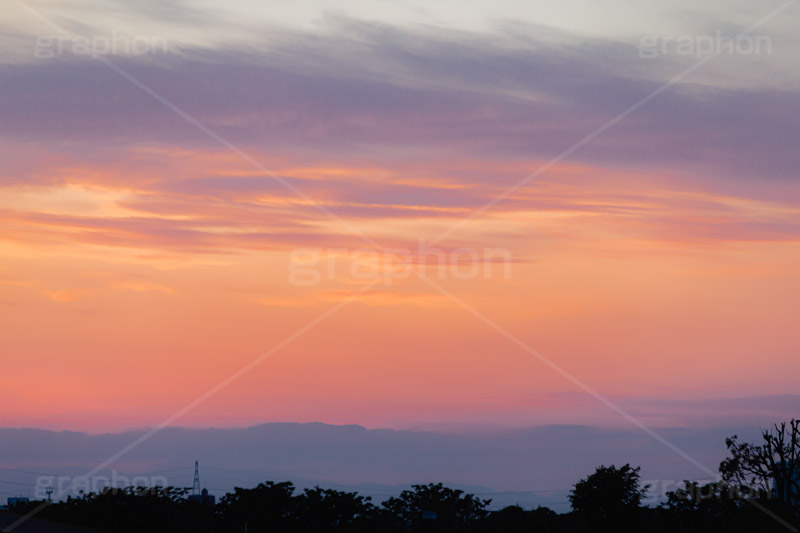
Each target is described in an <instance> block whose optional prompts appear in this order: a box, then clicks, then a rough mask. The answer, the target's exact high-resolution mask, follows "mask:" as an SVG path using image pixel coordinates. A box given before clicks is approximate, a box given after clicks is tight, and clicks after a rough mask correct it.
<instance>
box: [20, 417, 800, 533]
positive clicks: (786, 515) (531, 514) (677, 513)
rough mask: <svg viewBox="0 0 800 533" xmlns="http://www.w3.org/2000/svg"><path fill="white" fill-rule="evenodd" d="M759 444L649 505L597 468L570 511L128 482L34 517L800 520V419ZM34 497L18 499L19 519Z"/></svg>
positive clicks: (424, 488) (272, 528) (621, 527)
mask: <svg viewBox="0 0 800 533" xmlns="http://www.w3.org/2000/svg"><path fill="white" fill-rule="evenodd" d="M762 436H763V441H762V442H761V443H759V444H749V443H740V442H739V441H738V439H737V437H736V436H733V437H731V438H729V439H727V440H726V445H727V447H728V450H729V453H730V457H729V458H727V459H725V460H724V461H723V462H722V463H721V465H720V481H719V482H716V483H711V484H706V485H703V486H699V485H697V484H696V483H690V482H686V483H685V487H684V488H682V489H679V490H676V491H672V492H669V493H667V495H666V498H665V501H664V502H663V503H661V504H660V505H659V506H657V507H645V506H643V505H642V500H643V498H644V497H645V496H646V494H647V491H648V487H647V486H642V484H641V481H640V477H639V468H634V467H632V466H630V465H627V464H626V465H623V466H621V467H616V466H614V465H612V466H608V467H606V466H600V467H598V468H597V469H596V470H595V471H594V472H593V473H591V474H589V475H588V476H587V477H586V478H584V479H581V480H580V481H578V482H577V483H575V485H574V487H573V489H572V491H571V493H570V502H571V505H572V511H571V512H569V513H565V514H557V513H555V512H553V511H552V510H550V509H547V508H543V507H540V508H538V509H535V510H523V509H522V508H520V507H516V506H512V507H506V508H505V509H502V510H499V511H488V509H487V507H488V505H489V504H490V503H491V501H490V500H484V499H480V498H478V497H476V496H474V495H472V494H467V493H464V492H463V491H460V490H455V489H451V488H448V487H445V486H443V485H442V484H428V485H414V486H412V487H411V489H409V490H406V491H403V492H402V493H401V494H399V495H398V496H396V497H393V498H390V499H388V500H386V501H384V502H381V503H380V504H375V503H373V502H372V500H371V499H370V498H369V497H364V496H361V495H359V494H357V493H354V492H342V491H336V490H329V489H322V488H319V487H316V488H313V489H305V490H302V491H298V490H297V489H296V488H295V487H294V485H292V484H291V483H289V482H283V483H274V482H265V483H262V484H259V485H258V486H257V487H255V488H251V489H244V488H238V487H237V488H235V489H234V491H233V492H230V493H228V494H226V495H225V496H223V497H222V498H221V499H220V501H219V502H217V503H216V504H211V503H209V502H203V501H198V500H197V499H190V498H187V495H188V489H183V488H173V487H166V488H144V487H139V488H133V487H129V488H125V489H111V490H106V491H104V492H101V493H91V494H83V495H81V496H80V497H78V498H69V499H68V500H67V501H64V502H57V503H51V504H49V505H47V506H45V507H43V508H42V509H41V510H40V512H39V516H40V517H42V518H46V519H49V520H53V521H56V522H61V523H65V524H72V525H79V526H86V527H90V528H94V529H98V530H104V531H109V532H121V533H122V532H124V533H128V532H131V533H133V532H174V533H182V532H186V533H188V532H198V533H212V532H216V533H228V532H231V533H232V532H237V533H238V532H244V531H247V532H248V533H258V532H274V533H283V532H285V533H303V532H326V531H331V532H354V533H357V532H366V531H376V532H389V533H391V532H406V531H431V532H462V531H463V532H483V531H486V532H489V531H497V532H508V533H513V532H523V531H524V532H543V533H544V532H564V533H572V532H575V533H577V532H601V533H602V532H609V533H623V532H638V531H642V532H645V531H646V532H653V533H659V532H665V533H666V532H669V533H673V532H674V533H692V532H716V531H727V532H752V531H759V532H771V531H776V532H778V531H780V532H783V531H793V530H794V531H797V529H795V528H798V526H800V519H799V518H800V498H798V495H800V421H797V420H792V421H791V422H789V423H788V424H780V425H776V426H774V427H773V428H771V429H769V430H765V431H764V432H763V434H762ZM41 506H42V502H29V503H25V504H20V505H18V506H17V507H16V508H14V509H13V511H15V512H17V513H21V514H24V513H26V512H29V511H31V510H33V509H36V508H38V507H41Z"/></svg>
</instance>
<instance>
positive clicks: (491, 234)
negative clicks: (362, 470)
mask: <svg viewBox="0 0 800 533" xmlns="http://www.w3.org/2000/svg"><path fill="white" fill-rule="evenodd" d="M601 4H602V5H601ZM789 4H792V3H791V2H790V3H789ZM789 4H786V5H785V4H783V3H781V2H771V1H769V2H741V3H737V5H739V6H740V9H738V10H735V11H734V10H729V9H727V4H723V3H722V2H710V3H708V4H706V7H700V6H697V5H696V3H695V2H688V1H687V2H654V3H649V4H648V3H644V2H641V3H639V2H636V3H633V2H627V1H622V0H618V1H615V2H603V3H600V2H589V1H588V0H587V1H583V2H577V1H573V2H567V3H563V4H562V3H556V2H535V3H534V2H512V1H494V2H482V3H479V2H476V3H474V4H470V3H463V2H455V1H448V2H441V3H437V5H436V7H431V6H429V5H428V3H427V2H421V1H419V2H417V1H405V2H388V1H386V2H383V1H380V2H347V3H342V4H341V5H342V6H343V7H339V8H332V7H330V6H329V4H328V3H326V2H322V1H318V2H315V1H305V2H294V3H292V4H287V5H284V6H281V8H280V9H276V8H275V7H274V6H273V7H271V8H268V7H266V5H264V3H262V2H256V1H254V0H252V1H251V0H237V1H231V2H223V3H220V2H211V1H206V0H203V1H195V2H191V3H188V4H184V3H183V2H180V1H175V2H167V3H162V2H156V1H145V2H125V1H122V0H92V1H88V0H60V1H57V0H46V1H45V0H31V1H27V0H19V1H17V0H10V1H9V2H5V3H4V5H3V8H2V12H3V13H2V15H0V51H1V52H2V53H0V361H2V371H1V372H0V406H2V408H0V426H5V427H10V426H13V427H17V426H31V427H45V428H54V429H81V430H88V431H109V430H119V429H124V428H130V427H144V426H155V425H158V424H160V423H162V422H163V421H164V420H166V419H169V418H170V417H172V416H173V415H174V414H175V413H177V412H179V411H181V410H182V409H183V408H185V407H186V406H188V405H190V404H191V403H192V402H194V401H195V400H196V399H198V398H204V399H203V401H202V402H200V403H198V404H197V405H195V406H193V407H192V408H191V409H188V410H186V412H185V413H183V414H181V416H180V417H177V418H176V419H175V420H174V421H173V422H172V425H183V426H244V425H249V424H256V423H261V422H268V421H296V422H307V421H322V422H327V423H334V424H340V423H356V424H363V425H365V426H367V427H391V428H418V427H422V428H449V427H456V426H470V425H476V426H482V425H507V426H523V425H539V424H567V423H569V424H572V423H580V424H598V425H610V426H626V427H627V426H629V422H628V421H627V420H625V419H624V417H622V416H620V414H619V412H615V411H614V410H613V409H610V408H609V407H608V405H605V404H603V403H602V402H600V401H598V400H597V398H595V397H593V396H592V394H591V392H590V391H594V392H596V393H597V394H599V395H601V396H602V397H603V398H607V399H608V400H609V401H610V402H612V403H613V404H614V405H617V406H619V407H620V409H622V410H624V411H625V412H627V413H630V414H631V415H632V416H635V417H636V418H637V420H641V421H642V423H644V424H647V425H653V426H676V425H692V424H699V423H703V422H706V421H708V420H733V421H742V420H746V421H759V422H764V423H769V422H771V421H772V418H773V417H775V416H782V415H783V414H784V413H789V414H796V411H797V407H798V405H800V402H798V400H797V399H798V397H797V396H790V395H794V394H797V393H798V385H797V375H798V373H800V357H798V354H800V352H799V351H798V346H800V327H798V316H799V315H800V314H799V313H798V301H800V275H799V274H798V272H800V270H798V269H799V268H800V174H798V172H799V171H798V169H800V149H798V143H799V142H800V120H798V117H800V97H799V96H800V63H798V62H797V57H798V54H800V39H798V37H797V33H796V32H797V28H798V27H800V5H789ZM754 25H755V27H753V26H754ZM751 27H753V28H752V29H751ZM748 30H749V31H748ZM743 31H748V33H747V34H746V35H745V36H740V41H742V39H744V38H752V40H751V41H747V42H749V43H750V44H755V43H760V45H762V46H761V48H757V49H756V48H752V47H751V48H745V47H744V46H740V47H739V48H738V49H724V48H723V49H722V50H718V51H719V53H717V54H715V55H714V57H711V58H709V54H708V53H705V52H703V51H702V50H701V48H700V43H707V42H708V41H706V40H703V38H704V37H707V36H709V37H714V38H715V39H718V38H720V36H721V39H723V40H724V39H726V38H728V39H730V38H734V37H736V36H737V35H738V34H740V32H743ZM757 37H758V38H760V40H759V41H756V40H755V39H756V38H757ZM681 38H684V40H683V41H680V39H681ZM681 42H682V43H683V45H685V46H684V47H683V48H680V47H679V46H678V43H681ZM747 42H745V41H742V42H740V43H738V44H742V43H744V44H747ZM109 44H110V45H112V46H111V49H108V48H109V47H108V46H107V45H109ZM692 45H695V46H692ZM767 45H768V46H767ZM87 47H88V48H87ZM137 47H138V48H137ZM87 50H89V52H87ZM706 59H707V61H705V62H704V63H703V64H701V65H699V66H697V67H696V68H694V69H693V70H688V69H690V67H692V66H693V65H696V64H697V63H698V61H702V60H706ZM670 80H673V83H671V84H670V85H669V86H667V87H664V88H663V90H660V91H658V93H657V94H654V91H657V90H658V89H659V88H660V87H662V85H663V84H665V83H668V82H670ZM651 94H652V95H653V96H652V98H648V99H647V100H646V101H643V99H645V98H647V97H648V95H651ZM637 102H641V105H638V106H636V108H635V109H632V110H631V106H634V105H636V104H637ZM628 110H631V112H629V113H628ZM623 113H624V116H620V114H623ZM617 118H618V119H619V120H615V119H617ZM612 120H614V122H613V123H609V121H612ZM587 136H591V137H590V138H587ZM421 247H426V248H427V249H429V250H435V253H433V252H432V254H433V257H434V258H435V257H444V260H445V261H447V262H448V265H447V268H438V267H437V266H435V265H432V264H431V263H430V262H431V260H432V259H431V256H430V255H428V256H426V254H424V253H421V252H420V250H421ZM436 254H439V255H436ZM470 258H471V259H470ZM425 262H427V263H428V264H424V263H425ZM451 263H455V266H453V265H452V264H451ZM365 270H367V271H368V272H366V273H365ZM264 354H266V356H265V357H261V356H262V355H264ZM259 358H260V359H259ZM543 359H546V361H544V360H543ZM256 361H257V364H254V362H256ZM248 365H250V366H248ZM243 369H244V370H245V371H242V370H243ZM232 377H235V378H236V379H233V380H231V381H230V382H226V381H225V380H226V379H228V378H232ZM220 384H224V386H222V387H217V386H218V385H220ZM215 387H217V388H215ZM209 391H213V392H214V393H213V394H211V395H209V396H208V397H205V395H206V394H207V393H209ZM772 397H775V398H784V399H785V398H790V401H782V402H778V403H777V404H776V403H775V402H772V403H770V402H771V400H769V398H772ZM765 398H766V400H765ZM792 398H793V399H792ZM776 405H777V406H776Z"/></svg>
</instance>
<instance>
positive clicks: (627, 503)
mask: <svg viewBox="0 0 800 533" xmlns="http://www.w3.org/2000/svg"><path fill="white" fill-rule="evenodd" d="M639 470H640V468H639V467H636V468H632V467H631V465H629V464H626V465H625V466H623V467H621V468H616V467H615V466H614V465H611V466H608V467H606V466H602V465H601V466H599V467H597V469H596V470H595V472H594V473H593V474H591V475H589V476H588V477H587V478H586V479H582V480H580V481H578V482H577V483H576V484H575V488H573V489H572V491H571V492H570V495H569V500H570V503H571V504H572V509H573V510H574V511H575V513H576V514H577V515H578V516H579V517H581V518H583V519H584V520H586V521H587V522H588V523H589V524H590V525H592V527H594V528H596V529H595V530H596V531H624V530H627V528H629V527H631V525H632V523H633V522H634V521H635V518H636V516H637V514H638V511H639V509H640V507H641V502H642V498H643V497H644V496H645V494H646V493H647V489H648V488H649V486H645V487H640V486H639Z"/></svg>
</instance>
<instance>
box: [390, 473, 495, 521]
mask: <svg viewBox="0 0 800 533" xmlns="http://www.w3.org/2000/svg"><path fill="white" fill-rule="evenodd" d="M412 488H413V490H404V491H403V492H402V493H401V494H400V497H399V498H389V499H388V500H386V501H385V502H383V504H382V505H383V507H384V508H385V509H386V512H387V513H388V514H389V515H390V516H391V517H392V518H393V519H394V520H395V522H396V523H397V524H399V525H400V526H402V527H405V528H407V529H409V530H416V529H428V530H434V531H459V530H462V529H464V528H467V527H468V526H469V525H470V524H472V523H473V522H475V521H478V520H481V519H483V518H485V517H486V514H487V511H486V506H487V505H489V503H491V500H481V499H480V498H476V497H475V496H474V495H472V494H465V493H464V491H462V490H454V489H450V488H447V487H445V486H443V485H442V484H441V483H430V484H428V485H412Z"/></svg>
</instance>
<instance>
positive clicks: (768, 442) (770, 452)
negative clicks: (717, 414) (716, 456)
mask: <svg viewBox="0 0 800 533" xmlns="http://www.w3.org/2000/svg"><path fill="white" fill-rule="evenodd" d="M761 437H762V443H761V444H760V445H755V444H749V443H747V442H741V443H740V442H739V440H738V437H737V436H736V435H733V436H732V437H728V438H727V439H725V445H726V446H727V447H728V451H729V452H730V454H731V457H729V458H727V459H725V460H723V461H722V463H720V465H719V470H720V473H721V474H722V479H723V480H725V481H727V482H729V483H735V484H738V485H739V486H740V487H742V490H743V491H748V492H750V493H758V492H760V493H761V495H762V496H763V495H766V496H769V495H773V496H774V497H775V499H776V500H777V501H778V502H779V503H780V504H782V505H783V506H784V507H785V508H791V507H792V506H796V505H797V504H798V503H800V498H799V497H800V420H795V419H792V420H791V421H790V422H789V424H788V426H787V424H786V422H782V423H781V424H775V425H774V426H773V427H772V428H770V429H765V430H763V431H762V433H761ZM756 496H758V494H756Z"/></svg>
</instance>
